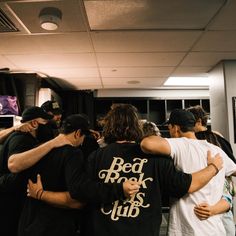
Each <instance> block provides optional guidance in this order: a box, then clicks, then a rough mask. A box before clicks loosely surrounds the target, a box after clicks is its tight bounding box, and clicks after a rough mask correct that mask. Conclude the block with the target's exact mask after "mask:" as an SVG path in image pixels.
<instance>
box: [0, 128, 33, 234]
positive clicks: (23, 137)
mask: <svg viewBox="0 0 236 236" xmlns="http://www.w3.org/2000/svg"><path fill="white" fill-rule="evenodd" d="M37 144H38V141H37V139H35V138H34V137H33V136H32V135H31V134H30V133H21V132H14V133H12V134H11V135H10V136H9V137H8V138H7V140H6V141H5V142H4V145H3V148H2V150H1V151H2V152H1V155H0V174H1V176H0V215H1V221H0V235H16V231H17V225H18V220H19V215H20V213H21V210H22V207H23V204H24V200H25V198H26V186H27V180H28V171H23V172H21V173H19V174H12V173H10V171H9V169H8V167H7V163H8V159H9V157H10V156H11V155H13V154H16V153H21V152H24V151H27V150H30V149H31V148H33V147H35V146H36V145H37Z"/></svg>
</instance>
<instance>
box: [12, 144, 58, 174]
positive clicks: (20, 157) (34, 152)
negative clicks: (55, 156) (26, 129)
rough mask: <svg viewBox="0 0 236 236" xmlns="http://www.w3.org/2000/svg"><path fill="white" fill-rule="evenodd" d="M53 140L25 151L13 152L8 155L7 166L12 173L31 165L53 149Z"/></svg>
mask: <svg viewBox="0 0 236 236" xmlns="http://www.w3.org/2000/svg"><path fill="white" fill-rule="evenodd" d="M53 147H54V145H53V140H50V141H48V142H46V143H44V144H42V145H40V146H38V147H36V148H33V149H31V150H28V151H26V152H22V153H17V154H13V155H11V156H10V157H9V160H8V168H9V170H10V171H11V172H12V173H19V172H21V171H23V170H25V169H28V168H29V167H31V166H33V165H34V164H35V163H37V162H38V161H39V160H41V159H42V158H43V157H44V156H45V155H46V154H47V153H48V152H50V151H51V150H52V149H53Z"/></svg>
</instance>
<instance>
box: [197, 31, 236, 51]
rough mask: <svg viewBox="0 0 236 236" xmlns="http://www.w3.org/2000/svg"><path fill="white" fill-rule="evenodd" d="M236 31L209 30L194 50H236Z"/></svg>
mask: <svg viewBox="0 0 236 236" xmlns="http://www.w3.org/2000/svg"><path fill="white" fill-rule="evenodd" d="M235 42H236V31H209V32H207V33H206V34H204V36H203V37H202V38H201V39H200V40H199V42H198V43H197V44H196V45H195V47H194V48H193V51H206V52H209V51H215V52H227V51H228V52H231V51H235V52H236V43H235Z"/></svg>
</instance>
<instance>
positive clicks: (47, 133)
mask: <svg viewBox="0 0 236 236" xmlns="http://www.w3.org/2000/svg"><path fill="white" fill-rule="evenodd" d="M58 134H59V131H58V128H57V127H56V125H55V124H53V123H50V122H48V123H47V124H45V125H39V127H38V130H37V138H38V140H39V142H40V143H45V142H47V141H49V140H51V139H53V138H55V137H56V136H57V135H58Z"/></svg>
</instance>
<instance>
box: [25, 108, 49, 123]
mask: <svg viewBox="0 0 236 236" xmlns="http://www.w3.org/2000/svg"><path fill="white" fill-rule="evenodd" d="M37 118H42V119H44V120H51V119H52V118H53V116H52V115H49V114H48V113H47V112H45V111H44V110H43V108H41V107H36V106H35V107H29V108H26V109H25V110H24V111H23V113H22V119H21V122H22V123H24V122H27V121H30V120H34V119H37Z"/></svg>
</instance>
